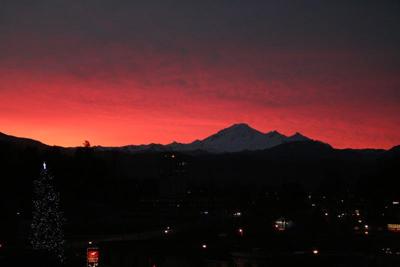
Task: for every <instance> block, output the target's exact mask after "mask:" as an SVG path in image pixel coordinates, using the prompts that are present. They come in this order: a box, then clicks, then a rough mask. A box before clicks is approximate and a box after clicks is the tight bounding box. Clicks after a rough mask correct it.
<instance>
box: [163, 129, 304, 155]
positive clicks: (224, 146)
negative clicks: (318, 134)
mask: <svg viewBox="0 0 400 267" xmlns="http://www.w3.org/2000/svg"><path fill="white" fill-rule="evenodd" d="M305 140H310V139H309V138H307V137H305V136H302V135H301V134H296V135H293V136H291V137H287V136H285V135H283V134H280V133H279V132H277V131H272V132H268V133H262V132H260V131H258V130H256V129H253V128H251V127H250V126H249V125H247V124H245V123H240V124H234V125H232V126H230V127H228V128H225V129H223V130H221V131H219V132H217V133H216V134H213V135H211V136H209V137H207V138H205V139H203V140H196V141H194V142H192V143H190V144H180V143H176V142H174V143H172V144H169V145H167V146H168V148H170V149H171V150H175V151H193V150H203V151H208V152H213V153H224V152H239V151H245V150H250V151H254V150H263V149H267V148H271V147H274V146H277V145H280V144H282V143H285V142H293V141H305Z"/></svg>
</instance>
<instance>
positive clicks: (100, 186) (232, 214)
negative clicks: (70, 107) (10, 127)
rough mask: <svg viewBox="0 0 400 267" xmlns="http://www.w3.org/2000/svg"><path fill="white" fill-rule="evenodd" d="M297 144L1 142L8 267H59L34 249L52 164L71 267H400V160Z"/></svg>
mask: <svg viewBox="0 0 400 267" xmlns="http://www.w3.org/2000/svg"><path fill="white" fill-rule="evenodd" d="M399 154H400V153H399V147H395V148H393V149H391V150H387V151H385V150H336V149H333V148H331V147H330V146H329V145H326V144H322V143H319V142H313V141H307V142H293V143H290V144H283V145H279V146H277V147H274V148H271V149H268V150H264V151H257V152H241V153H231V154H219V155H214V154H208V153H204V152H202V151H192V152H190V153H176V152H173V151H169V152H168V151H153V152H152V151H146V152H142V153H135V154H132V153H126V152H123V151H113V150H110V151H102V150H99V149H96V148H61V147H49V146H46V145H43V144H41V143H38V142H34V141H32V140H27V139H23V140H21V139H10V138H8V137H4V136H3V137H2V138H0V164H1V165H0V167H1V168H0V175H1V180H0V183H1V184H0V209H1V217H0V244H1V246H0V266H57V263H55V262H51V259H50V257H49V256H47V255H46V254H45V253H40V252H37V251H32V250H31V249H30V246H29V235H30V223H31V220H32V182H33V180H34V179H36V178H37V177H38V176H39V174H40V168H41V166H42V164H41V163H42V162H43V161H46V162H47V165H48V168H49V170H50V172H51V173H52V174H53V175H54V184H55V186H56V188H57V190H58V191H59V192H60V197H61V206H62V210H63V212H64V216H65V219H66V222H65V225H64V230H65V239H66V262H65V264H64V265H66V266H85V264H86V249H87V248H88V247H98V248H99V252H100V265H99V266H110V267H111V266H113V267H114V266H115V267H117V266H121V267H125V266H151V267H153V266H257V267H258V266H400V261H399V260H400V245H399V244H400V233H398V232H396V229H394V228H393V227H395V226H396V225H397V224H400V205H399V201H400V190H399V188H400V187H399V185H400V182H399V181H400V180H399V178H400V157H399Z"/></svg>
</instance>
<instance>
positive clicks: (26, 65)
mask: <svg viewBox="0 0 400 267" xmlns="http://www.w3.org/2000/svg"><path fill="white" fill-rule="evenodd" d="M398 14H400V2H399V1H396V0H392V1H391V0H381V1H369V0H365V1H357V0H346V1H345V0H336V1H330V0H327V1H320V0H318V1H317V0H308V1H289V0H275V1H268V0H264V1H261V0H260V1H253V0H212V1H211V0H210V1H208V0H202V1H185V0H180V1H178V0H146V1H144V0H143V1H133V0H129V1H128V0H85V1H78V0H18V1H15V0H0V132H3V133H7V134H11V135H16V136H23V137H29V138H33V139H37V140H40V141H42V142H44V143H47V144H50V145H62V146H79V145H81V144H82V142H83V141H84V140H86V139H87V140H89V141H90V142H91V143H92V145H106V146H118V145H127V144H144V143H162V144H166V143H170V142H172V141H178V142H191V141H193V140H195V139H202V138H205V137H206V136H208V135H211V134H213V133H215V132H216V131H218V130H220V129H222V128H225V127H228V126H230V125H231V124H234V123H248V124H250V125H251V126H252V127H254V128H256V129H258V130H261V131H263V132H268V131H271V130H277V131H279V132H281V133H283V134H286V135H291V134H294V133H295V132H301V133H302V134H304V135H307V136H309V137H311V138H314V139H318V140H322V141H324V142H328V143H330V144H331V145H333V146H334V147H337V148H347V147H352V148H367V147H369V148H390V147H392V146H394V145H399V144H400V49H399V47H400V31H399V28H400V16H398Z"/></svg>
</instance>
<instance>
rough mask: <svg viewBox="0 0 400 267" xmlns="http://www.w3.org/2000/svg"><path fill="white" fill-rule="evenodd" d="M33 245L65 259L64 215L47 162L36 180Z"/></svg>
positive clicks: (34, 247)
mask: <svg viewBox="0 0 400 267" xmlns="http://www.w3.org/2000/svg"><path fill="white" fill-rule="evenodd" d="M33 186H34V189H33V190H34V191H33V194H34V196H33V218H32V224H31V230H32V235H31V245H32V248H33V249H34V250H40V251H41V252H45V253H47V254H48V255H50V256H53V257H56V258H57V259H58V260H59V261H60V262H63V261H64V242H65V241H64V233H63V223H64V217H63V213H62V212H61V210H60V196H59V193H58V192H57V191H56V190H55V188H54V185H53V177H52V176H51V175H50V174H49V172H48V170H47V168H46V163H43V169H42V171H41V174H40V177H39V178H38V179H37V180H35V181H34V185H33Z"/></svg>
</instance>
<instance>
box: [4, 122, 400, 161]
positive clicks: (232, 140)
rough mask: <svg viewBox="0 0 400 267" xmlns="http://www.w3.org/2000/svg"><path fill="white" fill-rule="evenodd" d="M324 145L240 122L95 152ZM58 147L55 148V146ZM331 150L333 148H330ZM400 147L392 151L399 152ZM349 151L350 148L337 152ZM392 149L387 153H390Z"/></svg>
mask: <svg viewBox="0 0 400 267" xmlns="http://www.w3.org/2000/svg"><path fill="white" fill-rule="evenodd" d="M5 141H9V142H13V143H17V144H19V145H21V146H27V145H32V146H36V147H52V146H50V145H47V144H44V143H42V142H40V141H36V140H34V139H30V138H23V137H15V136H12V135H8V134H4V133H1V132H0V142H5ZM298 142H300V143H301V142H306V143H321V144H325V145H328V146H330V145H329V144H327V143H324V142H321V141H318V140H314V139H311V138H309V137H307V136H305V135H302V134H301V133H299V132H296V133H295V134H293V135H290V136H286V135H284V134H281V133H279V132H278V131H276V130H274V131H269V132H265V133H263V132H261V131H259V130H257V129H254V128H252V127H251V126H249V125H248V124H246V123H236V124H232V125H231V126H229V127H226V128H224V129H221V130H220V131H218V132H216V133H214V134H212V135H210V136H208V137H205V138H204V139H196V140H194V141H193V142H190V143H179V142H176V141H174V142H172V143H169V144H165V145H164V144H157V143H150V144H141V145H124V146H115V147H108V146H93V149H95V150H98V151H112V150H118V151H122V152H126V153H138V152H168V151H174V152H204V153H215V154H221V153H237V152H245V151H264V150H268V149H271V148H274V147H278V146H281V145H284V144H288V143H298ZM53 147H54V146H53ZM55 147H60V148H66V149H74V148H79V147H78V146H77V147H61V146H55ZM330 147H331V146H330ZM398 147H399V146H394V147H393V148H392V150H393V149H395V150H398ZM337 150H342V151H345V150H346V149H337ZM347 150H353V151H368V150H382V151H384V150H383V149H347ZM389 150H390V149H388V150H387V151H389Z"/></svg>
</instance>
